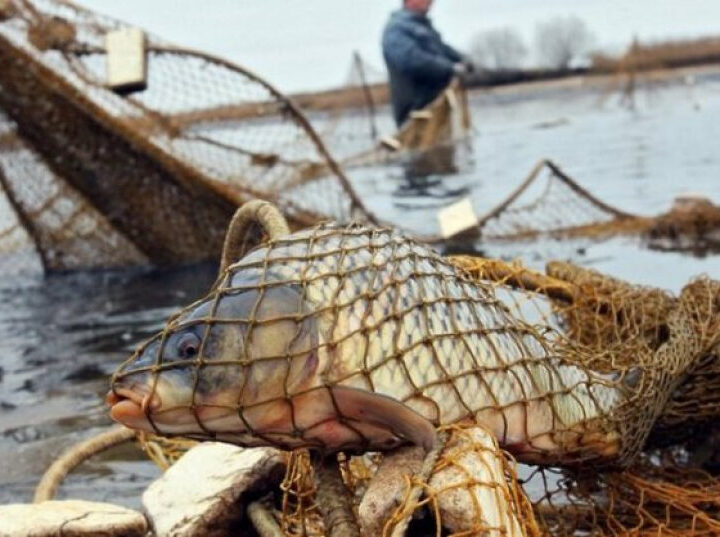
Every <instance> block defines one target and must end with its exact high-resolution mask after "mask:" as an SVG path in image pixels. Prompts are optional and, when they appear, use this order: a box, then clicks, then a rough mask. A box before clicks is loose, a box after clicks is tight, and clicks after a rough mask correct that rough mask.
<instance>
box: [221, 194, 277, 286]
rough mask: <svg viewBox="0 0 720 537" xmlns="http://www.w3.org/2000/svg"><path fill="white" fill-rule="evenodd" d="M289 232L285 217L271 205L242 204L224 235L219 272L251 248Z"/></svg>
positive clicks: (259, 202)
mask: <svg viewBox="0 0 720 537" xmlns="http://www.w3.org/2000/svg"><path fill="white" fill-rule="evenodd" d="M289 233H290V227H289V226H288V223H287V221H286V220H285V217H284V216H283V215H282V213H281V212H280V211H279V210H278V208H277V207H275V205H273V204H272V203H270V202H267V201H263V200H252V201H249V202H247V203H245V204H243V205H242V207H240V208H239V209H238V210H237V211H235V214H234V215H233V217H232V220H230V225H229V226H228V230H227V233H226V234H225V244H224V245H223V252H222V257H221V258H220V273H221V274H222V273H223V272H224V271H225V269H226V268H228V267H229V266H230V265H232V264H233V263H234V262H235V261H237V260H238V259H240V258H241V257H242V256H243V255H245V253H247V251H248V250H249V249H250V248H252V247H253V246H256V245H258V244H262V243H263V242H265V241H266V240H267V239H270V240H272V239H276V238H278V237H280V236H282V235H288V234H289Z"/></svg>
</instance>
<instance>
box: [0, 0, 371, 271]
mask: <svg viewBox="0 0 720 537" xmlns="http://www.w3.org/2000/svg"><path fill="white" fill-rule="evenodd" d="M118 35H120V40H121V41H122V40H123V39H127V40H128V41H122V43H121V45H123V46H127V47H129V48H130V49H132V48H133V47H135V48H137V49H138V53H137V55H136V57H135V58H134V59H133V61H135V62H136V63H137V62H139V64H140V66H141V67H139V68H138V67H137V65H135V64H133V63H132V62H131V63H130V66H129V67H128V65H126V64H124V63H123V62H124V61H127V58H125V57H124V56H123V55H122V53H121V54H120V55H119V56H118V55H115V54H114V52H112V50H113V49H112V47H111V44H110V43H111V41H113V39H115V40H117V39H118V37H117V36H118ZM128 35H130V37H127V36H128ZM133 39H134V40H133ZM126 52H127V51H126ZM126 56H130V54H126ZM118 62H119V63H118ZM117 65H120V69H121V70H122V69H128V68H129V69H130V71H131V72H133V70H136V71H139V72H140V75H139V77H140V78H139V79H138V80H134V81H133V82H132V84H129V83H127V81H125V82H122V81H118V80H117ZM143 66H144V68H143ZM113 73H115V74H113ZM0 89H1V91H0V179H1V183H2V184H1V185H0V186H1V187H2V191H3V192H2V193H3V198H4V199H3V201H2V202H0V203H1V204H2V209H3V214H2V217H1V218H2V220H1V221H2V226H3V227H2V229H1V230H0V250H2V251H3V252H12V253H15V252H23V251H25V252H30V254H29V255H26V256H25V258H27V259H30V260H29V261H27V263H28V264H30V265H36V266H37V265H41V266H42V267H43V268H46V269H61V270H62V269H69V268H80V267H92V266H97V267H103V266H116V265H124V264H130V263H142V262H147V261H150V262H153V263H157V264H170V263H178V262H192V261H197V260H202V259H208V258H216V257H217V255H218V253H219V252H220V250H221V247H222V237H223V233H224V230H225V227H226V225H227V223H228V221H229V219H230V217H231V216H232V214H233V212H234V209H235V208H236V207H237V206H238V205H240V204H241V203H242V202H244V201H247V200H249V199H253V198H258V197H261V198H264V199H271V200H273V201H274V202H275V203H276V204H277V206H278V207H280V208H281V210H282V211H283V213H284V214H285V215H286V217H287V219H288V221H289V222H290V223H291V225H292V226H293V227H296V228H297V227H302V226H306V225H310V224H314V223H316V222H318V221H320V220H326V219H336V220H339V221H348V220H350V219H355V220H359V221H373V216H372V215H371V214H370V213H369V212H368V211H367V210H366V209H365V207H364V206H363V204H362V202H361V201H360V200H359V199H358V197H357V196H356V195H355V192H354V190H353V189H352V187H351V186H350V184H349V182H348V180H347V178H346V177H345V175H344V174H343V172H342V170H341V169H340V167H339V166H338V165H337V164H336V163H335V161H334V160H333V159H332V158H331V157H330V154H329V153H328V151H327V149H326V148H325V146H324V144H323V142H322V141H321V139H320V138H319V136H318V135H317V133H316V132H315V130H314V129H313V128H312V126H311V125H310V123H309V122H308V120H307V119H306V117H305V116H304V115H303V113H302V112H301V111H300V110H299V109H298V108H297V107H296V106H295V104H294V103H293V102H292V101H291V100H290V99H288V98H287V97H285V96H284V95H283V94H281V93H280V92H279V91H277V90H276V89H275V88H274V87H273V86H271V85H270V84H269V83H267V82H266V81H264V80H263V79H262V78H260V77H258V76H257V75H255V74H253V73H251V72H249V71H247V70H245V69H243V68H242V67H240V66H238V65H235V64H233V63H231V62H229V61H226V60H222V59H219V58H216V57H213V56H210V55H207V54H203V53H201V52H198V51H193V50H187V49H183V48H180V47H176V46H173V45H170V44H168V43H166V42H164V41H162V40H160V39H158V38H156V37H154V36H146V35H144V34H143V33H141V32H135V33H133V32H132V31H129V30H128V29H127V27H126V25H123V24H122V23H120V22H119V21H115V20H112V19H110V18H107V17H103V16H100V15H97V14H95V13H92V12H90V11H87V10H85V9H83V8H80V7H78V6H76V5H74V4H72V3H70V2H66V1H64V0H33V1H30V0H3V1H2V2H0Z"/></svg>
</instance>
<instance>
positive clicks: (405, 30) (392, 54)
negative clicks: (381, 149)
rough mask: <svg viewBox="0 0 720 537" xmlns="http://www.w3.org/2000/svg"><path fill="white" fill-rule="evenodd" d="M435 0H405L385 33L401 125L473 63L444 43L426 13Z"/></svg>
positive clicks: (385, 50)
mask: <svg viewBox="0 0 720 537" xmlns="http://www.w3.org/2000/svg"><path fill="white" fill-rule="evenodd" d="M431 5H432V0H403V4H402V9H400V10H398V11H396V12H394V13H393V14H392V15H391V16H390V20H389V21H388V23H387V25H386V26H385V30H384V32H383V37H382V47H383V55H384V56H385V63H386V64H387V67H388V71H389V73H390V91H391V93H392V107H393V115H394V116H395V122H396V123H397V125H398V127H399V126H400V125H402V124H403V123H404V122H405V120H406V119H407V118H408V116H409V115H410V112H412V111H413V110H419V109H421V108H424V107H425V106H426V105H428V104H430V103H431V102H432V101H433V100H434V99H435V97H437V96H438V95H439V94H440V92H442V90H443V89H445V87H447V85H448V84H449V83H450V81H451V80H452V77H453V76H455V75H463V74H466V73H467V72H468V71H469V70H471V67H472V64H470V63H469V62H467V61H466V60H465V58H464V57H463V55H462V54H460V53H459V52H458V51H457V50H455V49H454V48H452V47H451V46H449V45H447V44H445V43H443V40H442V38H441V37H440V34H439V33H438V32H437V31H436V30H435V28H433V26H432V23H431V22H430V19H429V18H428V16H427V13H428V11H429V10H430V6H431Z"/></svg>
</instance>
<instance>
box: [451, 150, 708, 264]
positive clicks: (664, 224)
mask: <svg viewBox="0 0 720 537" xmlns="http://www.w3.org/2000/svg"><path fill="white" fill-rule="evenodd" d="M472 230H477V231H478V232H479V234H480V237H481V238H482V240H483V242H486V243H488V242H500V243H502V242H510V241H534V240H537V239H542V238H556V239H557V238H564V239H565V238H575V239H585V240H590V241H601V240H605V239H608V238H611V237H615V236H618V235H627V236H637V237H639V238H641V239H642V241H643V242H644V243H645V244H646V245H647V246H648V247H650V248H652V249H657V250H670V251H688V252H707V251H715V250H717V249H718V247H719V246H720V207H719V206H717V205H715V204H714V203H713V202H712V201H710V200H709V199H707V198H705V197H702V196H699V195H693V194H688V195H681V196H678V197H677V198H676V199H675V200H674V203H673V205H672V207H671V208H670V210H668V211H667V212H665V213H662V214H659V215H655V216H642V215H638V214H633V213H629V212H626V211H623V210H620V209H618V208H617V207H614V206H613V205H611V204H609V203H607V202H605V201H603V200H601V199H599V198H598V197H596V196H595V195H593V194H592V193H591V192H589V191H588V190H587V189H585V188H584V187H583V186H582V185H581V184H580V183H578V182H577V181H576V180H575V179H573V178H572V177H570V176H569V175H568V174H567V173H565V172H564V171H563V170H562V169H561V168H560V167H559V166H558V165H557V164H555V163H554V162H552V161H550V160H541V161H539V162H538V163H537V164H536V165H535V166H534V167H533V169H532V170H531V172H530V173H529V174H528V176H527V177H526V178H525V180H524V181H522V183H520V185H518V187H517V188H516V189H515V190H513V191H512V192H511V193H510V194H508V195H507V196H506V197H505V198H504V199H503V200H502V201H501V202H500V203H498V204H497V205H496V206H495V207H494V208H492V209H490V210H489V211H487V212H486V213H484V214H483V215H482V216H480V217H478V218H477V226H476V227H475V226H472V228H469V229H463V230H461V231H458V232H456V233H455V235H453V236H449V237H446V238H449V239H452V238H453V237H460V236H461V235H462V234H464V233H467V232H468V231H472Z"/></svg>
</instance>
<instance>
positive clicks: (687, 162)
mask: <svg viewBox="0 0 720 537" xmlns="http://www.w3.org/2000/svg"><path fill="white" fill-rule="evenodd" d="M472 103H473V111H474V119H475V126H476V130H477V133H476V136H475V137H474V138H473V142H472V146H471V148H470V149H471V152H470V155H469V157H470V160H469V161H464V162H460V163H459V165H460V169H461V171H460V173H453V174H450V175H447V176H444V177H440V178H441V179H442V180H441V181H440V182H439V183H437V184H432V182H431V183H430V184H429V185H425V186H424V191H423V188H419V189H418V188H417V185H415V188H414V189H413V188H410V185H409V183H408V180H407V178H406V176H405V172H404V170H403V169H402V168H401V167H397V166H394V167H386V168H372V169H367V170H359V171H358V170H356V171H354V172H353V174H352V175H353V180H354V181H355V182H356V184H358V185H359V187H360V188H361V190H362V192H363V195H364V197H365V198H366V199H367V200H368V201H369V203H370V204H371V205H372V207H373V209H375V210H376V211H378V212H381V213H382V214H383V216H384V217H386V218H389V219H391V220H395V221H397V222H399V223H402V224H403V226H404V227H411V228H413V229H416V230H417V231H419V232H425V233H429V232H433V231H435V226H436V224H435V212H436V210H437V207H438V206H441V205H443V204H445V203H447V202H448V201H450V200H452V199H455V198H456V197H458V196H460V195H464V194H469V195H470V196H471V197H472V199H473V201H474V203H475V206H476V207H477V209H478V211H479V212H482V211H483V210H484V209H487V208H490V207H492V206H493V205H494V204H495V203H496V202H497V201H499V200H500V199H502V197H503V196H504V195H505V194H507V193H508V192H509V191H510V190H512V189H513V188H514V187H515V186H516V185H517V184H518V183H519V181H521V180H522V179H523V178H524V176H525V175H526V174H527V173H528V171H529V170H530V168H531V167H532V166H533V164H534V163H535V162H536V161H537V160H538V159H540V158H542V157H549V158H552V159H553V160H555V161H556V162H557V163H559V164H560V165H561V166H562V167H563V168H564V169H565V170H566V171H567V172H568V173H569V174H570V175H572V176H573V177H575V178H576V179H577V180H578V181H580V183H581V184H583V185H584V186H585V187H587V188H588V189H589V190H590V191H592V192H593V193H595V194H596V195H598V197H600V198H601V199H603V200H605V201H607V202H609V203H611V204H614V205H617V206H618V207H620V208H622V209H625V210H627V211H633V212H638V213H642V214H657V213H659V212H663V211H665V210H666V209H667V208H668V207H669V205H670V203H671V201H672V199H673V198H674V197H675V196H676V195H677V194H679V193H681V192H683V191H686V190H693V191H698V192H701V193H704V194H705V195H708V196H709V197H711V198H713V199H715V200H716V201H717V200H720V180H719V179H720V157H719V156H718V153H717V149H716V147H717V145H716V144H717V139H718V137H720V126H719V125H718V122H717V118H718V117H720V77H718V76H705V77H697V78H696V79H695V81H694V83H693V84H688V83H685V82H682V83H667V84H663V85H660V86H654V87H653V89H652V90H649V91H645V90H643V91H641V92H640V93H639V94H638V102H637V106H636V108H635V110H628V109H627V108H624V107H623V106H620V105H619V104H618V97H617V95H616V94H612V95H610V96H609V97H608V96H607V95H605V94H604V93H603V92H602V91H600V90H598V89H587V88H581V87H571V88H565V89H558V88H553V89H535V90H533V91H530V92H528V91H525V90H523V91H521V92H508V91H507V90H500V91H491V92H485V93H482V94H475V95H474V97H473V101H472ZM431 179H432V178H431ZM435 179H437V177H436V178H435ZM481 248H484V253H485V254H486V255H491V256H492V255H495V256H499V255H501V256H504V257H522V258H523V259H524V260H526V261H528V262H529V263H531V264H532V265H535V266H540V265H542V263H543V262H544V261H546V260H547V259H550V258H570V259H572V260H573V261H575V262H578V263H582V264H585V265H588V266H592V267H595V268H598V269H600V270H604V271H607V272H609V273H611V274H615V275H617V276H620V277H623V278H626V279H628V280H631V281H635V282H642V283H645V284H650V285H656V286H660V287H663V288H667V289H671V290H674V291H677V290H679V288H680V287H681V286H682V285H683V284H684V283H685V282H686V281H687V280H688V279H689V278H691V277H692V276H694V275H697V274H699V273H701V272H707V273H709V274H710V275H711V276H719V275H720V257H719V256H716V255H707V256H705V257H690V256H687V255H681V254H674V253H660V252H652V251H649V250H647V249H644V248H642V247H641V245H640V244H639V243H638V241H637V240H635V239H629V238H621V239H614V240H612V241H607V242H603V243H599V244H595V243H590V242H587V241H584V242H583V241H573V242H567V241H552V242H543V243H522V244H516V245H506V246H503V247H502V248H501V247H499V246H488V247H483V246H482V245H481ZM214 270H215V269H214V267H212V266H200V267H189V268H181V269H177V270H172V271H149V270H133V271H126V272H108V273H102V272H97V273H87V274H73V275H55V276H50V277H48V278H46V279H44V280H40V279H23V278H22V277H17V278H6V279H5V280H3V281H2V282H0V503H8V502H13V501H27V500H29V499H30V498H31V496H32V490H33V487H34V485H35V484H36V482H37V480H38V479H39V477H40V475H41V474H42V472H43V470H44V469H45V468H46V467H47V465H48V464H49V463H50V462H51V461H52V460H53V459H54V458H55V457H56V456H57V455H58V454H59V453H60V452H61V451H62V450H63V449H65V448H66V447H67V446H69V445H71V444H72V443H74V442H76V441H77V440H79V439H80V438H83V437H86V436H87V435H90V434H91V433H93V432H95V431H99V430H100V428H101V427H104V426H106V425H108V424H109V420H108V418H107V415H106V409H105V406H104V403H103V397H104V394H105V392H106V390H107V377H108V375H109V374H110V373H111V372H112V371H113V370H114V369H115V367H116V366H117V365H118V364H119V363H120V362H121V361H122V360H123V359H124V358H125V357H126V356H127V354H128V353H129V351H130V350H131V349H132V347H133V346H134V345H135V343H136V342H138V341H139V340H141V339H143V338H144V337H146V336H147V335H148V334H150V333H152V332H153V331H154V330H155V329H157V328H158V327H159V326H160V324H161V323H162V321H163V319H164V318H165V317H167V315H168V314H169V313H170V312H171V311H173V310H174V309H176V308H177V307H179V306H181V305H185V304H187V303H189V302H190V301H191V300H193V299H194V298H196V297H198V296H200V295H202V294H203V293H204V292H205V291H206V290H207V288H208V287H209V285H210V283H211V282H212V280H213V278H214ZM158 474H159V471H158V470H157V469H156V468H155V467H154V466H153V465H152V464H151V463H149V462H146V461H145V459H144V457H143V456H142V454H140V453H139V452H137V451H136V450H135V449H134V448H132V447H128V448H124V449H119V450H113V451H111V452H110V453H108V454H107V455H104V456H100V457H97V459H96V460H93V461H91V462H89V463H87V464H85V465H83V466H82V467H81V469H80V470H79V471H78V472H77V473H75V474H73V476H71V478H70V479H68V481H67V482H66V484H65V486H64V487H63V488H62V490H61V492H60V497H69V496H73V497H80V498H87V499H95V500H112V501H114V502H119V503H123V504H126V505H131V506H137V505H139V497H140V493H141V491H142V489H143V488H144V487H145V486H146V485H147V483H148V482H149V481H150V480H151V479H153V478H154V477H155V476H157V475H158Z"/></svg>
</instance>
